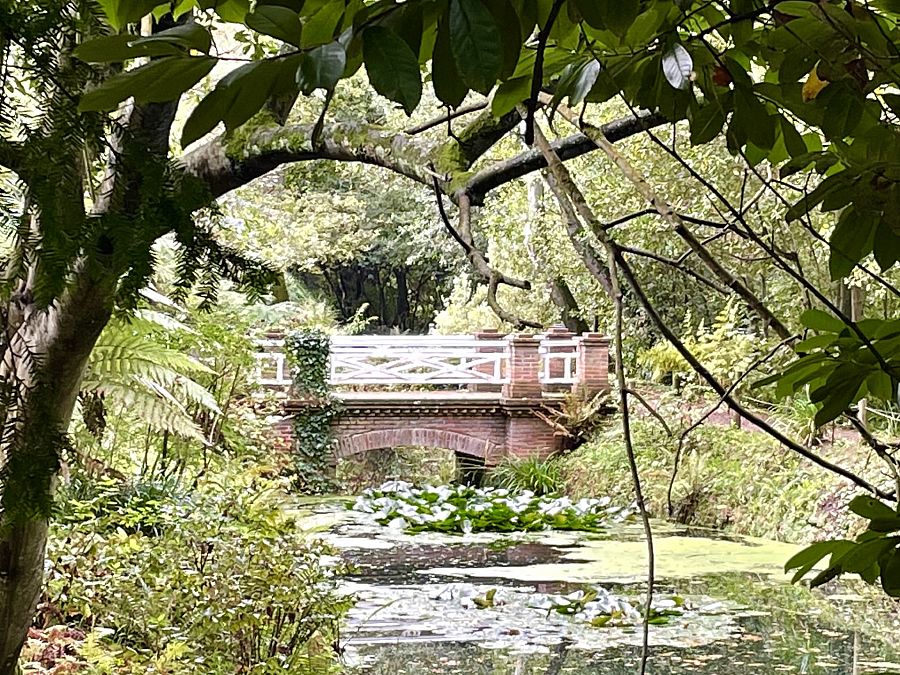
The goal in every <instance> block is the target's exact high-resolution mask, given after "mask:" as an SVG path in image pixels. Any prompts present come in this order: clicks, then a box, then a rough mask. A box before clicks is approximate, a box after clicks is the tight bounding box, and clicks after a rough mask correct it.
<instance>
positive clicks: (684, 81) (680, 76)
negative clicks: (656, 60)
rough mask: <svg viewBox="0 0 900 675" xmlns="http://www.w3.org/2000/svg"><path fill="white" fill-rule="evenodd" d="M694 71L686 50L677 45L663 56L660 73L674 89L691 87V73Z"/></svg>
mask: <svg viewBox="0 0 900 675" xmlns="http://www.w3.org/2000/svg"><path fill="white" fill-rule="evenodd" d="M693 69H694V61H693V59H691V55H690V54H688V51H687V49H685V48H684V47H682V46H681V45H679V44H676V45H673V46H672V48H671V49H670V50H669V51H667V52H666V53H665V54H663V57H662V71H663V75H665V76H666V80H667V81H668V83H669V84H671V85H672V86H673V87H674V88H675V89H682V90H685V89H689V88H690V86H691V72H692V71H693Z"/></svg>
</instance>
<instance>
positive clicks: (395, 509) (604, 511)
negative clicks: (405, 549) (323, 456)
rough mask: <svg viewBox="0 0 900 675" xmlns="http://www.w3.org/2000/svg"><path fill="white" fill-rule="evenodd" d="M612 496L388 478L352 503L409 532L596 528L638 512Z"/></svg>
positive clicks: (381, 521) (383, 523) (592, 529)
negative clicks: (572, 496)
mask: <svg viewBox="0 0 900 675" xmlns="http://www.w3.org/2000/svg"><path fill="white" fill-rule="evenodd" d="M611 501H612V500H611V499H610V498H609V497H603V498H601V499H593V498H585V499H579V500H577V501H573V500H572V499H570V498H569V497H559V496H553V495H544V496H539V495H536V494H534V493H533V492H531V491H530V490H523V491H521V492H512V491H510V490H508V489H506V488H492V487H486V488H477V487H471V486H467V485H458V486H455V485H441V486H438V487H435V486H432V485H425V486H422V487H416V486H414V485H413V484H411V483H407V482H405V481H400V480H395V481H388V482H386V483H384V484H383V485H381V486H380V487H377V488H370V489H368V490H365V491H364V492H363V493H362V494H361V495H360V496H359V497H357V499H356V502H355V504H354V505H353V509H354V510H355V511H361V512H363V513H369V514H372V515H373V516H374V517H375V520H376V521H377V522H378V523H380V524H381V525H387V526H388V527H390V528H392V529H398V530H406V531H409V532H424V531H435V532H445V533H459V534H468V533H471V532H532V531H538V530H549V529H556V530H583V531H587V532H594V531H598V530H600V529H602V528H603V527H605V526H607V525H609V524H611V523H615V522H621V521H623V520H626V519H628V518H629V517H631V516H633V514H634V509H633V508H632V507H622V506H613V505H611Z"/></svg>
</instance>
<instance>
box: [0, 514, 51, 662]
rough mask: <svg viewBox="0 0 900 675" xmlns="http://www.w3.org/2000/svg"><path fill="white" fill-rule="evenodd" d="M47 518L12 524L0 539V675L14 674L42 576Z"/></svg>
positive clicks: (35, 604) (39, 589)
mask: <svg viewBox="0 0 900 675" xmlns="http://www.w3.org/2000/svg"><path fill="white" fill-rule="evenodd" d="M46 543H47V521H46V520H33V521H29V522H25V523H23V524H22V525H17V526H14V527H12V528H11V529H10V530H9V531H8V532H7V533H5V534H4V536H3V538H2V539H0V675H14V674H15V672H16V664H17V663H18V660H19V653H20V652H21V651H22V646H23V644H24V643H25V636H26V635H27V633H28V628H29V626H31V621H32V619H33V617H34V610H35V607H36V606H37V600H38V597H39V595H40V592H41V585H42V583H43V579H44V575H43V571H44V549H45V547H46Z"/></svg>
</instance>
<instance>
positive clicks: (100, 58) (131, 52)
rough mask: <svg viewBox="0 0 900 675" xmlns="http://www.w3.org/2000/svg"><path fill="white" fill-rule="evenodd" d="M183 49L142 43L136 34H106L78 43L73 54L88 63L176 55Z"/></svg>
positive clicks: (163, 44) (161, 44)
mask: <svg viewBox="0 0 900 675" xmlns="http://www.w3.org/2000/svg"><path fill="white" fill-rule="evenodd" d="M181 53H182V51H181V50H180V49H179V48H178V47H177V46H175V45H173V44H168V43H150V44H142V43H141V42H140V40H136V39H135V37H134V35H105V36H104V37H100V38H96V39H94V40H88V41H87V42H85V43H83V44H80V45H78V46H77V47H76V48H75V49H74V50H73V51H72V54H74V55H75V57H76V58H79V59H81V60H82V61H84V62H86V63H117V62H119V61H127V60H128V59H134V58H138V57H141V56H174V55H177V54H181Z"/></svg>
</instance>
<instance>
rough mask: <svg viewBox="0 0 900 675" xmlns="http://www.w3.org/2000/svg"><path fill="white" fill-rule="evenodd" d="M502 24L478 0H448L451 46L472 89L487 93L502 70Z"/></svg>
mask: <svg viewBox="0 0 900 675" xmlns="http://www.w3.org/2000/svg"><path fill="white" fill-rule="evenodd" d="M501 33H502V28H501V27H500V26H498V25H497V23H496V21H495V20H494V16H493V14H491V13H490V11H488V10H487V9H486V8H485V6H484V5H483V4H482V3H481V0H450V47H451V50H452V51H453V58H454V59H456V69H457V71H458V72H459V74H460V77H461V78H462V81H463V82H465V83H466V84H467V85H468V86H469V87H470V88H471V89H474V90H475V91H477V92H479V93H481V94H485V95H486V94H487V93H488V92H489V91H490V90H491V88H493V86H494V83H495V82H496V81H497V78H499V77H500V73H501V71H502V70H503V62H504V55H503V42H502V40H499V39H498V36H499V35H500V34H501Z"/></svg>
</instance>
